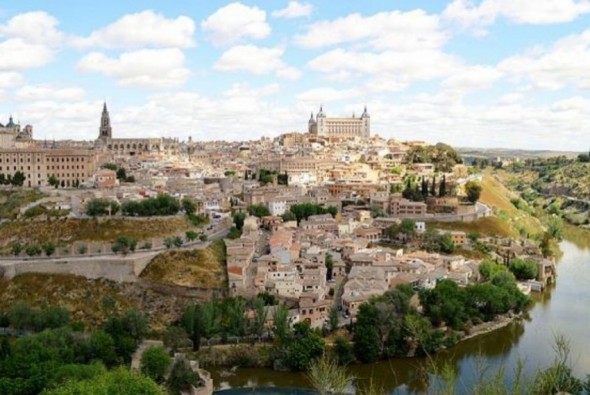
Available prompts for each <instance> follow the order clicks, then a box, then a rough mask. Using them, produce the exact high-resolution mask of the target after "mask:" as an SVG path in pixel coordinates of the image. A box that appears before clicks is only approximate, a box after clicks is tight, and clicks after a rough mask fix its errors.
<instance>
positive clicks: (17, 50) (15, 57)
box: [0, 11, 63, 71]
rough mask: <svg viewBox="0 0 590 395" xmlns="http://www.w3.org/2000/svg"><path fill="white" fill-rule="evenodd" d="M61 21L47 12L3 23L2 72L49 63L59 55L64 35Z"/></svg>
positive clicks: (1, 29)
mask: <svg viewBox="0 0 590 395" xmlns="http://www.w3.org/2000/svg"><path fill="white" fill-rule="evenodd" d="M57 25H58V21H57V19H55V18H54V17H53V16H51V15H49V14H47V13H46V12H41V11H38V12H27V13H24V14H19V15H16V16H14V17H13V18H11V19H10V20H9V21H8V22H6V23H5V24H4V25H0V36H1V37H5V38H6V40H4V41H1V42H0V54H1V55H0V71H2V70H7V71H15V70H22V69H28V68H35V67H41V66H45V65H46V64H47V63H49V62H50V61H51V60H53V58H54V57H55V53H56V49H57V48H58V47H59V45H60V44H61V42H62V39H63V34H62V33H61V32H60V31H58V30H57Z"/></svg>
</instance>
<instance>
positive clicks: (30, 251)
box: [25, 245, 42, 256]
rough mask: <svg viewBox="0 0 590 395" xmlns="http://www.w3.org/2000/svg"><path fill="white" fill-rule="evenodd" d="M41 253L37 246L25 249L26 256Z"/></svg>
mask: <svg viewBox="0 0 590 395" xmlns="http://www.w3.org/2000/svg"><path fill="white" fill-rule="evenodd" d="M41 251H42V250H41V247H39V246H37V245H32V246H28V247H27V248H25V252H26V253H27V255H28V256H35V255H40V254H41Z"/></svg>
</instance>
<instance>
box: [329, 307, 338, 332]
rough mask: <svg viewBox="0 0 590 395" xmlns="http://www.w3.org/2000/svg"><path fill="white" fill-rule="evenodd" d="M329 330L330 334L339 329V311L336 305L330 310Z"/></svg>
mask: <svg viewBox="0 0 590 395" xmlns="http://www.w3.org/2000/svg"><path fill="white" fill-rule="evenodd" d="M328 329H329V330H330V332H334V331H336V330H337V329H338V309H337V308H336V306H334V305H332V306H330V309H329V310H328Z"/></svg>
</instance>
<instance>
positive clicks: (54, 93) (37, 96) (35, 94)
mask: <svg viewBox="0 0 590 395" xmlns="http://www.w3.org/2000/svg"><path fill="white" fill-rule="evenodd" d="M85 96H86V92H85V91H84V89H82V88H76V87H71V88H58V87H55V86H52V85H47V84H45V85H26V86H23V87H22V88H20V89H18V90H17V91H16V98H17V99H19V100H29V101H35V100H64V101H79V100H83V99H84V97H85Z"/></svg>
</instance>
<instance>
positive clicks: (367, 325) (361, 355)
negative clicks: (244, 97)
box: [353, 303, 382, 363]
mask: <svg viewBox="0 0 590 395" xmlns="http://www.w3.org/2000/svg"><path fill="white" fill-rule="evenodd" d="M378 315H379V313H378V310H377V308H376V307H375V306H374V305H372V304H369V303H363V304H361V305H360V306H359V309H358V313H357V319H356V324H355V325H354V328H353V342H354V354H355V356H356V359H358V360H359V361H360V362H363V363H370V362H375V361H376V360H377V359H379V357H380V356H381V353H382V342H381V338H380V336H379V333H378V332H377V325H378Z"/></svg>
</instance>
